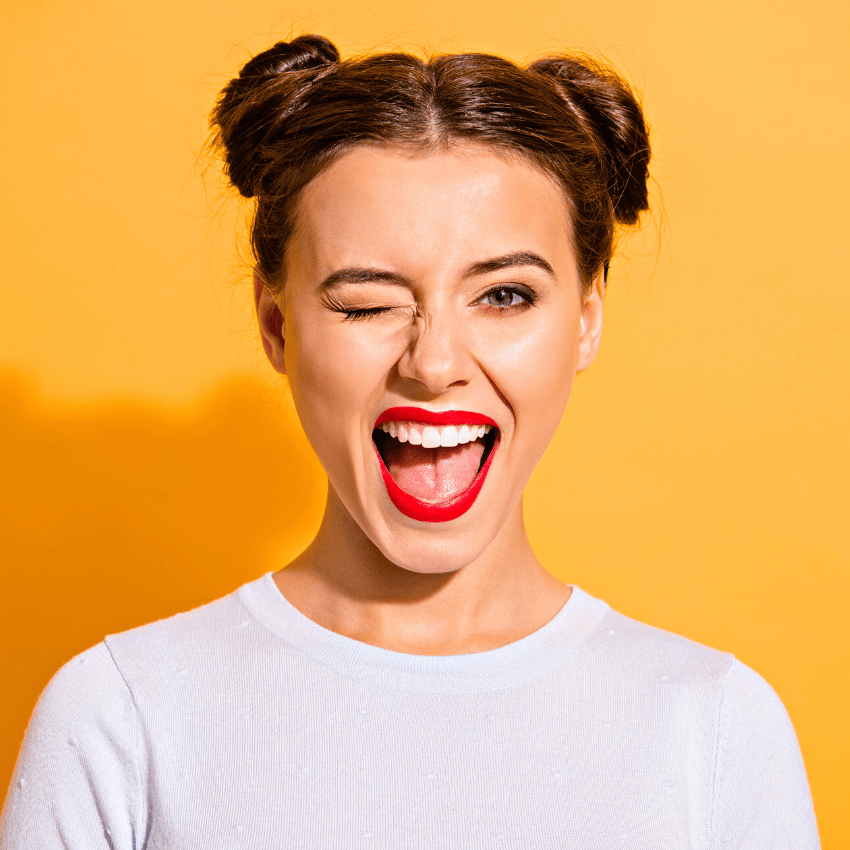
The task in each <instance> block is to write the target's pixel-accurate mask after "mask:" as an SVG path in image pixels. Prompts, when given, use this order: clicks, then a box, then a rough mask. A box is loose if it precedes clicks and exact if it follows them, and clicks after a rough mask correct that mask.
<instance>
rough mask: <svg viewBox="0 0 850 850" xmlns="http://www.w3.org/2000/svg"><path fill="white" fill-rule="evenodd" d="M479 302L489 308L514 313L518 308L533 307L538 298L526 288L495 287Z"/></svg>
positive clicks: (514, 286) (513, 286)
mask: <svg viewBox="0 0 850 850" xmlns="http://www.w3.org/2000/svg"><path fill="white" fill-rule="evenodd" d="M479 300H480V301H481V302H483V303H484V304H486V305H487V306H488V307H495V308H497V309H499V310H503V311H508V310H511V311H513V310H515V309H517V308H520V309H525V308H526V307H531V306H532V305H533V304H534V303H535V301H537V296H536V295H535V294H534V292H532V291H531V290H530V289H528V288H527V287H525V286H516V285H512V286H495V287H493V289H490V290H488V291H487V292H485V293H484V295H482V296H481V298H480V299H479Z"/></svg>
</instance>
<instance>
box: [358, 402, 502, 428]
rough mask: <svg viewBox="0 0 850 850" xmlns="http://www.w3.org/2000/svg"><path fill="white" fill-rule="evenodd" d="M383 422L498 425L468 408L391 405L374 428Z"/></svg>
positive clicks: (495, 426)
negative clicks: (443, 408)
mask: <svg viewBox="0 0 850 850" xmlns="http://www.w3.org/2000/svg"><path fill="white" fill-rule="evenodd" d="M384 422H422V423H423V424H425V425H492V426H493V427H494V428H498V427H499V426H498V425H496V423H495V422H494V421H493V420H492V419H491V418H490V417H489V416H484V415H483V414H481V413H472V412H471V411H468V410H443V411H436V410H425V409H424V408H422V407H391V408H390V409H389V410H385V411H384V412H383V413H382V414H381V415H380V416H379V417H378V419H377V420H376V422H375V424H374V426H373V427H374V428H379V427H380V426H381V425H383V424H384Z"/></svg>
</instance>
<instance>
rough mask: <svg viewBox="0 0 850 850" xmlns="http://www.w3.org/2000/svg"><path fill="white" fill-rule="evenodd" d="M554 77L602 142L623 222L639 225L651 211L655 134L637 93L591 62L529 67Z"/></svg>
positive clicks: (556, 60) (551, 61) (562, 60)
mask: <svg viewBox="0 0 850 850" xmlns="http://www.w3.org/2000/svg"><path fill="white" fill-rule="evenodd" d="M528 70H529V71H536V72H537V73H539V74H544V75H546V76H548V77H550V78H552V79H553V81H554V82H555V83H556V85H557V86H558V88H559V91H560V94H561V96H562V97H563V98H564V100H565V101H566V102H567V105H568V106H569V107H570V108H571V111H573V112H574V113H577V114H578V117H579V119H580V120H581V121H582V124H583V125H584V126H585V128H586V129H587V130H588V131H589V132H590V134H591V135H592V137H593V138H594V139H595V140H596V143H597V145H598V146H599V148H600V154H601V156H600V159H601V160H602V167H603V170H604V174H605V180H606V183H607V186H608V194H609V195H610V197H611V203H612V205H613V207H614V215H615V217H616V219H617V221H619V222H621V223H622V224H636V223H637V221H638V217H639V215H640V213H641V212H642V211H643V210H646V209H649V196H648V191H647V180H648V177H649V159H650V148H649V131H648V130H647V127H646V123H645V121H644V117H643V111H642V110H641V108H640V105H639V104H638V102H637V100H636V99H635V96H634V94H633V93H632V91H631V89H629V87H628V86H627V85H626V83H624V82H623V80H621V79H620V77H619V76H617V74H615V73H614V72H613V71H611V70H609V69H608V68H605V67H604V66H602V65H600V64H598V63H596V62H594V61H593V60H591V59H588V58H586V57H582V58H581V59H577V58H572V57H560V56H556V57H552V58H548V59H540V60H539V61H537V62H533V63H532V64H531V65H529V66H528Z"/></svg>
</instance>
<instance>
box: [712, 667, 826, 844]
mask: <svg viewBox="0 0 850 850" xmlns="http://www.w3.org/2000/svg"><path fill="white" fill-rule="evenodd" d="M724 684H725V686H724V691H723V698H722V703H721V705H720V719H719V729H718V749H717V766H716V774H715V782H714V789H715V793H714V816H713V834H714V841H713V842H712V845H711V846H712V847H713V848H716V850H818V848H819V847H820V841H819V839H818V831H817V825H816V823H815V814H814V809H813V808H812V798H811V794H810V792H809V785H808V782H807V780H806V771H805V768H804V766H803V758H802V756H801V754H800V747H799V745H798V743H797V737H796V735H795V734H794V728H793V727H792V725H791V720H790V719H789V717H788V714H787V712H786V711H785V707H784V706H783V705H782V703H781V702H780V700H779V697H778V696H777V695H776V693H775V692H774V691H773V689H772V688H771V687H770V685H768V684H767V682H765V680H764V679H762V678H761V676H759V675H758V673H755V672H754V671H753V670H751V669H750V668H749V667H746V666H745V665H744V664H742V663H741V662H740V661H737V660H736V661H734V662H733V664H732V666H731V667H730V669H729V671H728V673H727V675H726V679H725V683H724Z"/></svg>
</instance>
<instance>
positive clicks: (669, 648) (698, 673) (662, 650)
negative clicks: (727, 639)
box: [574, 588, 736, 701]
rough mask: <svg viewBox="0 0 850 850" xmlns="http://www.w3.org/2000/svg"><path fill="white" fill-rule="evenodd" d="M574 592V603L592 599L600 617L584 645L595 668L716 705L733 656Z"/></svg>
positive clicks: (588, 633)
mask: <svg viewBox="0 0 850 850" xmlns="http://www.w3.org/2000/svg"><path fill="white" fill-rule="evenodd" d="M576 592H577V593H578V596H579V599H578V600H577V601H581V602H583V603H584V604H587V603H586V600H588V599H590V600H592V601H593V603H594V604H595V607H596V609H597V610H598V611H599V614H600V615H599V616H598V617H597V618H596V619H595V620H594V621H593V627H592V628H591V629H589V630H588V631H587V633H586V635H585V641H584V650H585V653H586V654H587V655H589V657H590V659H591V661H592V663H593V664H595V665H601V666H602V667H603V668H604V669H607V670H609V671H610V672H611V675H612V676H613V675H616V676H618V677H619V678H621V679H622V680H623V681H626V682H628V683H629V684H631V685H635V686H638V685H640V684H641V683H645V684H647V685H653V686H655V685H657V684H658V683H665V685H666V687H667V688H668V689H669V688H674V687H676V688H678V689H682V688H690V689H698V690H701V691H704V692H705V694H706V695H707V694H708V693H709V692H710V693H711V694H713V695H714V696H715V697H716V699H717V700H718V701H719V700H720V693H721V690H722V688H723V687H724V684H723V683H724V680H725V677H726V676H727V675H728V673H729V671H730V670H731V668H732V667H733V666H734V664H735V663H736V662H735V657H734V656H733V655H732V654H731V653H728V652H722V651H720V650H717V649H713V648H711V647H709V646H705V645H704V644H701V643H698V642H697V641H694V640H691V639H690V638H686V637H683V636H682V635H678V634H674V633H673V632H669V631H665V630H664V629H660V628H657V627H656V626H650V625H648V624H646V623H642V622H640V621H638V620H634V619H632V618H631V617H627V616H625V615H624V614H620V613H618V612H617V611H614V610H613V609H611V608H609V607H608V606H607V605H605V603H603V602H601V601H599V600H595V599H593V597H590V596H589V595H588V594H587V593H585V592H584V591H581V590H579V589H578V588H576V589H574V593H576Z"/></svg>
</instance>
